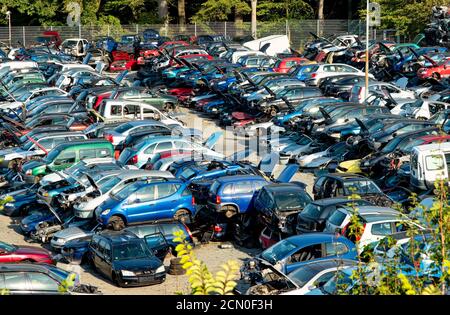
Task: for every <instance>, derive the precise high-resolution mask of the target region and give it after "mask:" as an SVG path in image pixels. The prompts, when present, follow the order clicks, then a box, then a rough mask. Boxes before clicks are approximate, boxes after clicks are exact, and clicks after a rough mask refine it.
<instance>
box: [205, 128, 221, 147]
mask: <svg viewBox="0 0 450 315" xmlns="http://www.w3.org/2000/svg"><path fill="white" fill-rule="evenodd" d="M222 136H223V131H216V132H214V133H213V134H212V135H210V136H209V137H208V139H206V140H205V142H204V143H203V145H204V146H205V147H207V148H208V149H213V148H214V146H215V145H216V143H217V141H219V139H220V138H221V137H222Z"/></svg>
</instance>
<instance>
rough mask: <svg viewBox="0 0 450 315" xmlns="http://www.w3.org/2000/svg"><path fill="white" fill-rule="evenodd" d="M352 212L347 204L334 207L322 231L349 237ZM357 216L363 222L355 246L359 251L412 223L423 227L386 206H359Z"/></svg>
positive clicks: (407, 227)
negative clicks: (356, 245)
mask: <svg viewBox="0 0 450 315" xmlns="http://www.w3.org/2000/svg"><path fill="white" fill-rule="evenodd" d="M352 212H353V209H352V208H350V207H348V206H345V207H341V208H338V209H336V211H335V212H334V213H333V214H332V215H331V216H330V217H329V218H328V219H327V222H326V225H325V229H324V232H329V233H336V232H340V233H341V234H342V235H344V236H345V237H350V235H349V234H348V233H349V231H350V229H349V225H350V218H351V216H352ZM358 216H359V218H360V219H361V220H362V222H363V223H364V229H363V232H362V235H361V236H360V238H359V242H358V247H357V250H358V252H359V253H361V252H362V251H363V249H364V247H365V246H366V245H369V244H371V243H373V242H377V241H379V240H381V239H382V238H384V237H386V236H389V235H392V234H394V233H398V232H404V231H407V230H408V229H410V227H411V226H412V225H414V226H415V227H417V228H418V229H421V230H423V229H424V227H422V226H420V225H418V224H416V223H414V222H413V221H411V220H410V219H409V218H407V217H405V216H402V214H401V213H400V212H398V211H396V210H394V209H391V208H386V207H377V206H359V207H358Z"/></svg>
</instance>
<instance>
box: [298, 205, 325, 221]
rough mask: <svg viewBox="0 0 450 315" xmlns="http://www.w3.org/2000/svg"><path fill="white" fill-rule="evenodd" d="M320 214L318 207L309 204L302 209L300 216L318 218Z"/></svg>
mask: <svg viewBox="0 0 450 315" xmlns="http://www.w3.org/2000/svg"><path fill="white" fill-rule="evenodd" d="M321 212H322V211H321V208H320V207H319V206H318V205H316V204H313V203H310V204H309V205H307V206H306V207H305V209H303V211H302V215H304V216H306V217H308V218H318V217H319V216H320V213H321Z"/></svg>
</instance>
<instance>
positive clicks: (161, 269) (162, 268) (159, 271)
mask: <svg viewBox="0 0 450 315" xmlns="http://www.w3.org/2000/svg"><path fill="white" fill-rule="evenodd" d="M165 271H166V268H165V267H164V265H162V266H159V267H158V269H156V271H155V273H161V272H165Z"/></svg>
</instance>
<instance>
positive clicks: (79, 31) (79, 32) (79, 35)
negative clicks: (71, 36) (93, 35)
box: [78, 23, 81, 38]
mask: <svg viewBox="0 0 450 315" xmlns="http://www.w3.org/2000/svg"><path fill="white" fill-rule="evenodd" d="M78 38H81V23H80V24H78Z"/></svg>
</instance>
